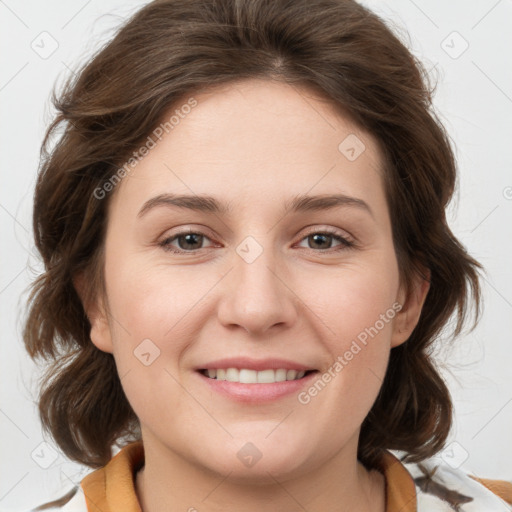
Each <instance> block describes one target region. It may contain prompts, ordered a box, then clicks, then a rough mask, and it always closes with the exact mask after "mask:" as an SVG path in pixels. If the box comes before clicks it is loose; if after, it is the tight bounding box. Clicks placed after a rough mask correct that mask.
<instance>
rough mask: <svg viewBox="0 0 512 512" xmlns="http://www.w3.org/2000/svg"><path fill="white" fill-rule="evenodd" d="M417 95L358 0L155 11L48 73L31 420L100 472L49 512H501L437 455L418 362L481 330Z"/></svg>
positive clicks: (442, 400)
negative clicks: (468, 323) (41, 363)
mask: <svg viewBox="0 0 512 512" xmlns="http://www.w3.org/2000/svg"><path fill="white" fill-rule="evenodd" d="M425 81H426V76H425V74H424V72H423V69H422V67H421V65H420V64H419V63H418V62H417V61H416V60H415V59H414V58H413V57H412V55H411V54H410V53H409V51H408V50H407V49H406V48H405V47H404V46H403V44H402V43H401V42H400V41H399V40H398V39H397V38H396V37H395V36H394V35H393V34H392V32H391V31H390V30H389V29H388V28H387V27H386V26H385V24H384V23H383V22H382V21H381V20H380V19H379V18H378V17H377V16H375V15H374V14H373V13H371V12H370V11H369V10H367V9H365V8H364V7H362V6H360V5H359V4H357V3H356V2H353V1H341V0H329V1H326V0H324V1H313V2H312V1H305V0H304V1H294V2H285V1H280V0H279V1H275V0H274V1H270V0H255V1H251V2H247V1H246V2H240V1H235V0H233V1H228V0H223V1H220V2H212V1H204V0H192V1H191V0H181V1H177V0H163V1H155V2H152V3H150V4H148V5H147V6H145V7H144V8H142V9H141V10H140V11H139V12H138V13H137V14H136V15H135V16H134V17H133V18H132V19H131V20H129V22H128V23H126V24H125V26H124V27H123V28H122V29H121V30H120V32H119V33H118V34H117V35H116V37H115V38H114V39H113V40H112V41H111V42H110V44H108V45H107V46H106V47H105V48H103V49H102V50H101V51H100V52H99V53H98V54H97V55H96V56H95V57H94V58H93V59H92V60H91V62H90V63H89V64H88V65H87V66H86V67H85V68H84V69H83V70H82V72H81V73H79V74H78V75H77V77H76V78H74V79H72V80H70V82H68V84H67V85H66V87H65V90H64V91H63V92H62V94H61V96H60V97H59V98H58V99H57V100H56V107H57V109H58V111H59V114H58V116H57V117H56V119H55V121H54V122H53V123H52V125H51V126H50V128H49V130H48V133H47V136H46V138H45V141H44V143H43V144H44V146H46V145H47V143H48V140H49V137H50V135H52V134H53V133H54V131H55V130H56V129H57V128H58V127H59V126H60V125H61V123H64V125H65V128H66V129H65V132H64V135H63V136H62V138H61V139H60V141H59V143H58V144H57V146H56V147H55V148H54V149H53V150H52V151H51V152H48V151H47V152H46V153H45V154H44V156H43V165H42V168H41V172H40V175H39V179H38V183H37V187H36V195H35V204H34V227H35V229H34V232H35V233H36V244H37V247H38V249H39V251H40V252H41V254H42V257H43V259H44V263H45V268H46V272H45V273H44V274H43V275H42V276H41V277H40V278H39V279H38V281H37V282H36V283H35V284H34V288H33V295H32V297H31V299H32V300H31V309H30V314H29V317H28V319H27V323H26V329H25V343H26V347H27V350H28V352H29V354H30V355H31V356H32V357H34V358H36V357H46V358H48V359H50V360H52V359H53V360H54V361H55V363H54V364H53V365H52V366H51V367H50V369H49V370H48V373H47V375H46V379H45V381H44V384H43V387H42V392H41V397H40V401H39V405H40V414H41V419H42V423H43V426H44V427H45V428H46V429H47V430H48V432H50V433H51V435H52V436H53V438H54V439H55V441H56V443H57V444H58V445H59V447H60V448H61V449H62V450H63V452H64V453H65V454H66V455H67V456H68V457H69V458H70V459H71V460H74V461H77V462H80V463H83V464H85V465H87V466H89V467H91V468H94V469H95V471H93V472H92V473H90V474H89V475H87V476H86V477H85V478H84V479H83V480H82V483H81V486H80V488H79V489H78V488H75V489H71V490H70V492H69V493H67V494H66V495H65V496H63V497H62V499H61V500H58V502H56V503H54V506H55V507H61V509H62V510H88V511H100V510H101V511H102V512H107V511H114V510H123V511H132V510H133V511H135V510H142V511H144V512H156V511H159V510H166V511H171V512H174V511H178V510H180V511H181V510H189V511H194V510H198V511H203V510H204V511H218V510H224V511H229V510H240V509H243V510H246V511H253V510H254V511H256V510H258V511H259V510H266V511H295V510H307V511H310V512H315V511H330V510H332V511H334V510H336V511H341V510H347V511H348V510H350V511H352V512H354V511H355V512H358V511H372V512H373V511H375V512H383V511H386V512H398V511H416V510H418V511H427V510H428V511H435V510H467V511H470V510H486V511H490V510H507V509H510V508H511V507H510V504H512V483H508V482H504V481H498V480H484V479H478V478H471V477H470V476H469V475H466V474H465V473H464V472H463V471H461V470H458V469H457V468H453V467H451V466H450V465H449V464H447V463H444V462H442V461H441V460H440V459H439V457H437V458H436V457H435V455H436V454H437V453H439V452H440V450H441V449H442V448H443V447H444V446H445V442H446V440H447V438H448V434H449V432H450V427H451V422H452V405H451V400H450V395H449V392H448V389H447V387H446V385H445V383H444V381H443V380H442V378H441V377H440V375H439V374H438V372H437V370H436V368H435V365H434V362H433V361H432V359H431V356H430V355H429V354H430V348H431V347H432V344H433V343H434V342H435V341H436V339H437V337H438V335H439V333H440V331H441V330H442V329H443V327H445V325H446V324H447V322H448V320H449V319H450V317H451V315H452V313H455V311H456V312H457V323H456V326H455V329H454V336H457V335H458V334H460V332H461V330H462V328H463V325H464V323H465V319H466V313H467V309H468V307H469V305H470V304H471V302H473V303H474V305H475V307H476V313H477V314H476V317H477V318H478V313H479V303H480V288H479V282H478V269H479V268H481V266H480V264H479V263H478V262H477V261H476V260H475V259H473V258H472V257H471V256H470V255H468V254H467V253H466V251H465V250H464V248H463V246H462V245H461V244H460V243H459V242H458V240H457V239H456V238H455V237H454V235H453V234H452V232H451V231H450V229H449V227H448V225H447V222H446V218H445V208H446V206H447V204H448V202H449V200H450V198H451V196H452V193H453V191H454V184H455V178H456V169H455V163H454V158H453V153H452V150H451V147H450V144H449V140H448V137H447V135H446V133H445V131H444V129H443V127H442V125H441V124H440V123H439V121H438V120H437V118H436V116H435V114H434V113H433V111H432V109H431V92H430V90H429V88H428V87H427V85H426V83H425ZM476 321H477V320H475V323H476ZM114 446H118V447H121V451H120V452H119V453H117V454H116V455H115V457H112V448H113V447H114ZM390 450H395V451H396V452H395V453H394V454H393V453H391V451H390Z"/></svg>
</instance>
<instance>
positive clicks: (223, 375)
mask: <svg viewBox="0 0 512 512" xmlns="http://www.w3.org/2000/svg"><path fill="white" fill-rule="evenodd" d="M312 371H314V370H309V371H304V370H287V369H285V368H279V369H276V370H274V369H271V368H269V369H266V370H261V371H256V370H249V369H247V368H240V369H238V368H218V369H211V368H209V369H207V370H201V373H202V374H203V375H204V376H206V377H209V378H210V379H216V380H225V381H228V382H239V383H241V384H273V383H275V382H284V381H289V380H299V379H302V378H303V377H304V376H305V375H306V374H308V373H311V372H312Z"/></svg>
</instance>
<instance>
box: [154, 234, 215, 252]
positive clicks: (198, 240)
mask: <svg viewBox="0 0 512 512" xmlns="http://www.w3.org/2000/svg"><path fill="white" fill-rule="evenodd" d="M204 239H207V240H209V238H208V237H207V236H206V235H205V234H203V233H200V232H197V231H192V230H189V231H181V232H180V233H176V234H175V235H173V236H171V237H169V238H166V239H165V240H163V241H162V242H160V244H159V245H160V246H161V247H163V249H164V250H166V251H170V252H174V253H178V254H183V253H191V252H194V251H197V250H199V249H203V247H202V242H203V241H204ZM173 242H177V244H178V247H176V246H175V245H172V244H173Z"/></svg>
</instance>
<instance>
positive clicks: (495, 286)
mask: <svg viewBox="0 0 512 512" xmlns="http://www.w3.org/2000/svg"><path fill="white" fill-rule="evenodd" d="M144 3H145V2H135V1H133V0H132V1H126V0H122V1H121V0H101V1H99V0H89V1H84V0H72V1H70V0H69V1H67V2H63V1H60V2H59V1H57V0H51V1H49V0H46V1H44V2H37V1H35V0H31V1H24V2H15V1H14V0H0V39H1V48H2V53H1V59H2V65H1V67H0V108H1V112H2V117H1V134H0V143H1V145H2V148H1V155H2V165H1V173H2V174H1V180H2V181H1V188H0V225H1V230H2V231H1V233H2V244H1V260H0V261H1V265H0V308H1V309H0V322H1V325H0V336H1V350H2V355H1V357H0V378H1V387H0V399H1V402H0V440H1V457H0V510H2V511H14V510H16V511H19V510H24V509H28V508H30V507H32V506H35V505H36V504H38V503H41V502H43V501H45V500H46V499H49V498H50V497H53V495H54V493H55V492H56V490H57V489H58V488H59V487H60V486H62V485H69V484H70V482H71V481H76V482H78V481H80V480H81V478H83V476H84V475H85V474H86V473H87V472H89V471H90V470H89V469H88V468H83V467H81V466H78V465H76V464H72V463H70V462H69V461H66V459H65V458H64V457H63V456H62V455H61V454H59V453H58V451H57V448H56V447H55V446H54V445H53V444H52V442H51V440H50V439H45V438H43V435H42V432H41V426H40V423H39V420H38V417H37V414H36V407H35V404H34V399H35V396H36V394H35V393H36V388H35V382H36V379H35V375H36V367H35V365H34V364H33V363H32V362H31V361H30V359H29V358H28V356H27V355H26V354H25V352H24V348H23V343H22V339H21V322H22V319H23V315H24V312H25V310H24V300H25V299H26V294H24V290H26V288H27V286H28V284H29V282H30V281H31V280H32V279H33V278H34V276H35V275H36V274H37V272H38V271H40V265H39V264H38V262H37V259H36V258H35V257H34V255H33V254H32V253H31V250H32V247H33V242H32V238H31V208H32V204H31V203H32V194H33V186H34V183H35V177H36V171H37V167H38V161H39V160H38V157H39V147H40V144H41V141H42V138H43V133H44V130H45V128H46V126H47V124H48V122H49V120H50V114H51V108H50V103H49V93H50V90H51V88H52V86H53V85H54V82H55V81H56V80H59V83H62V81H63V79H64V78H65V77H66V76H67V74H69V73H70V72H72V71H71V70H73V69H76V68H77V66H78V64H79V63H81V62H83V60H84V59H86V58H87V57H88V56H89V55H90V54H91V52H92V51H94V50H95V49H97V48H98V47H99V46H100V45H101V44H102V43H103V42H104V41H105V40H106V39H107V38H108V37H109V35H111V33H112V30H114V29H115V28H116V27H117V26H118V24H119V23H121V22H122V21H123V20H124V19H125V18H126V17H127V16H128V15H130V14H131V13H133V12H134V10H137V9H138V8H139V7H141V6H142V5H143V4H144ZM364 4H365V5H368V6H369V7H371V8H372V9H373V10H375V11H376V12H377V13H378V14H380V15H382V16H383V17H384V18H385V19H386V20H388V21H389V22H390V23H391V24H392V26H393V29H394V30H396V31H397V33H398V34H399V36H400V37H401V38H402V40H403V41H404V42H405V43H406V44H407V45H408V46H409V48H410V49H411V50H412V52H413V53H414V54H415V55H416V56H417V57H419V58H420V59H421V60H422V61H423V62H424V63H425V64H426V67H427V69H429V70H431V72H432V74H433V77H434V79H436V77H437V81H438V87H437V92H436V95H435V105H436V107H437V110H438V111H439V112H440V114H441V118H442V120H443V122H444V123H445V125H446V127H447V129H448V132H449V134H450V136H451V137H452V139H453V143H454V145H455V148H456V154H457V159H458V165H459V172H460V175H459V189H458V191H457V192H456V194H455V196H454V199H453V200H452V203H451V204H450V210H449V217H448V218H449V221H450V224H451V226H452V229H453V231H454V232H455V234H456V236H457V237H458V238H459V239H460V241H461V242H462V243H463V244H464V245H465V247H466V248H467V249H468V250H469V252H470V253H471V254H472V255H473V256H474V257H475V258H476V259H477V260H479V261H480V262H481V263H482V264H483V265H484V266H485V268H486V271H487V275H486V277H485V279H484V280H483V281H482V285H483V291H484V303H485V309H484V314H483V318H482V321H481V322H480V324H479V327H478V328H477V329H476V330H475V331H474V332H473V333H471V334H469V335H466V336H462V337H460V338H459V339H458V340H456V342H455V343H454V344H453V348H451V349H447V348H443V349H442V350H439V361H440V365H441V366H442V368H443V374H444V375H445V377H446V379H447V380H448V383H449V386H450V389H451V392H452V394H453V396H454V400H455V407H456V418H455V419H456V423H455V427H454V429H453V432H452V435H451V438H450V441H449V442H455V444H452V445H451V447H450V448H451V449H449V450H447V451H446V452H445V453H444V454H443V457H444V458H445V460H446V461H448V462H451V463H452V464H453V465H460V467H461V468H462V469H463V470H465V471H466V472H469V473H473V474H475V475H477V476H481V477H487V478H500V479H508V480H512V463H511V462H510V461H511V460H512V378H511V368H510V366H511V361H512V338H511V334H510V333H511V331H512V320H511V319H512V272H511V265H510V261H511V259H510V253H511V249H512V242H511V240H512V172H511V169H512V166H511V163H512V158H511V145H512V65H511V64H512V62H511V60H512V59H511V57H510V50H511V49H512V35H511V34H512V30H511V22H512V2H511V0H500V1H497V0H478V1H474V2H468V1H467V0H455V1H454V0H452V1H450V2H446V1H444V0H443V1H441V0H435V1H426V0H415V1H412V0H394V1H393V2H391V1H385V2H383V1H377V0H371V1H368V0H367V1H365V2H364ZM44 31H46V32H48V33H49V34H51V37H52V38H54V39H55V40H56V41H57V43H58V48H57V49H56V51H55V52H54V53H53V54H52V55H50V56H49V57H48V58H41V57H40V56H39V55H38V54H37V53H36V52H35V51H34V50H33V49H32V47H31V45H32V44H34V45H35V44H39V45H41V43H40V40H41V37H47V38H48V36H44V35H43V36H41V33H42V32H44ZM454 31H455V32H457V34H453V32H454ZM33 41H35V43H33ZM47 41H49V39H47ZM466 44H467V45H468V47H467V49H466V50H465V51H464V52H463V53H461V52H462V50H463V49H464V47H465V46H466ZM46 48H49V46H46ZM459 54H460V55H459ZM43 441H47V442H48V443H49V445H42V446H40V443H42V442H43ZM52 446H53V448H52ZM52 449H53V450H55V452H53V451H52ZM54 455H55V457H57V458H56V459H55V460H53V459H54ZM36 460H37V461H38V462H39V464H38V463H36V462H35V461H36ZM48 464H50V465H49V467H48V468H47V469H44V468H43V467H41V465H43V466H44V465H48Z"/></svg>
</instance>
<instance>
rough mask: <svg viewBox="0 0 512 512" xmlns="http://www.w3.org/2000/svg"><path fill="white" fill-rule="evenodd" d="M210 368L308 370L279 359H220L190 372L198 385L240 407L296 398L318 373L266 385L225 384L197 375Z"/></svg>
mask: <svg viewBox="0 0 512 512" xmlns="http://www.w3.org/2000/svg"><path fill="white" fill-rule="evenodd" d="M208 368H210V369H214V368H247V369H249V370H257V371H260V370H262V369H263V370H264V369H270V368H271V369H274V370H275V369H279V368H284V369H288V370H294V369H295V370H304V371H306V370H311V368H308V367H307V366H304V365H300V364H297V363H292V362H290V361H284V360H279V359H272V360H269V359H267V360H265V361H254V360H247V359H223V360H221V361H214V362H212V363H209V364H208V365H206V367H200V368H198V369H197V370H196V371H195V372H194V373H195V374H196V375H197V376H198V378H199V379H201V382H202V383H204V384H205V385H207V386H208V387H209V389H210V390H211V391H214V392H215V393H219V394H220V395H221V396H224V397H226V398H228V399H230V400H233V401H235V402H238V403H242V404H263V403H271V402H276V401H278V400H280V399H283V398H285V397H289V396H290V395H297V394H298V393H299V392H300V391H301V389H303V388H304V387H305V386H307V385H309V384H310V383H311V381H312V380H313V379H314V378H316V377H317V376H318V374H319V372H318V370H314V371H311V373H308V374H306V375H304V377H302V379H299V380H286V381H281V382H273V383H270V384H269V383H267V384H259V383H256V384H242V383H241V382H229V381H227V380H217V379H210V378H209V377H207V376H206V375H203V374H202V373H201V371H200V370H201V369H208Z"/></svg>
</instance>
